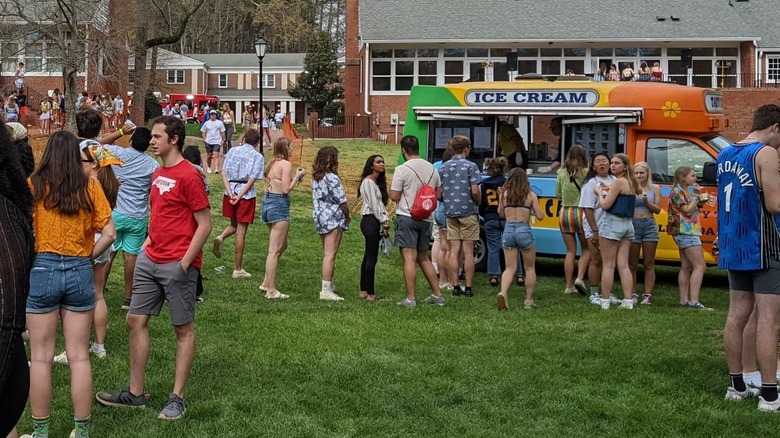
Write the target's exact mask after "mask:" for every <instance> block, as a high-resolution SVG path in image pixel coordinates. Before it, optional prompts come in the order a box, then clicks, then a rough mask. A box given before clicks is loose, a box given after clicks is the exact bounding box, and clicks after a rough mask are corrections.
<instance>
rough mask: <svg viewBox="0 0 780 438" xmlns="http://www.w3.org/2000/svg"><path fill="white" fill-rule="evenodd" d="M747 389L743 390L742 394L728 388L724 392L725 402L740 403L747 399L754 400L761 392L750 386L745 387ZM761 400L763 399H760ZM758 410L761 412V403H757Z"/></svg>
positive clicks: (732, 388)
mask: <svg viewBox="0 0 780 438" xmlns="http://www.w3.org/2000/svg"><path fill="white" fill-rule="evenodd" d="M746 388H747V389H745V390H744V391H742V392H739V391H737V390H736V389H734V387H732V386H729V388H728V389H727V390H726V397H725V398H726V400H728V401H742V400H745V399H747V398H756V397H758V394H760V393H761V390H760V389H758V388H753V387H752V386H746ZM761 400H763V399H761ZM758 410H761V402H760V401H759V403H758Z"/></svg>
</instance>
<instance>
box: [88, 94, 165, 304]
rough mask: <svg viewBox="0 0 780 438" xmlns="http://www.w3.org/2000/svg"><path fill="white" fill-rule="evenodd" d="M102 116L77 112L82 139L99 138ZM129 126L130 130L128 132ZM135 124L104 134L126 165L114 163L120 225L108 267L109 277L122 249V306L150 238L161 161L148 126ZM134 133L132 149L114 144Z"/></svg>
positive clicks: (115, 212)
mask: <svg viewBox="0 0 780 438" xmlns="http://www.w3.org/2000/svg"><path fill="white" fill-rule="evenodd" d="M102 123H103V122H102V120H101V119H100V115H99V114H98V113H96V112H95V111H92V110H85V111H79V112H78V113H76V129H77V130H78V134H79V136H80V137H81V138H87V139H97V137H98V136H99V135H100V129H101V127H102ZM125 129H127V130H128V131H127V132H126V131H125ZM138 131H139V132H136V128H135V126H134V125H124V126H123V127H122V128H120V129H119V130H117V131H114V132H112V133H108V134H104V135H103V136H101V137H100V140H99V141H100V142H101V143H103V144H105V146H104V147H105V148H106V150H108V151H110V152H111V153H113V154H114V155H115V156H116V157H118V158H119V159H120V160H121V161H122V163H123V165H122V166H121V167H120V166H112V169H113V171H114V174H115V175H116V177H117V178H118V179H119V181H120V182H121V184H120V185H119V194H118V195H117V200H116V207H115V208H114V209H113V211H112V212H111V218H112V219H113V221H114V225H115V226H116V236H117V237H116V241H114V244H113V246H112V248H111V259H110V261H109V263H108V266H107V267H106V268H107V269H106V272H105V276H106V278H107V277H108V274H109V272H111V264H112V263H113V260H114V257H116V253H117V251H119V250H120V249H121V250H122V256H123V258H124V286H125V287H124V288H125V300H124V302H123V304H122V309H123V310H127V308H128V307H129V306H130V296H131V295H132V290H133V289H132V288H133V272H134V271H135V260H136V256H137V255H138V251H139V250H140V249H141V244H142V243H143V242H144V239H146V214H147V211H148V209H149V188H150V187H151V184H152V179H151V178H152V172H154V170H155V169H157V167H159V164H157V161H155V160H154V159H153V158H152V157H150V156H148V155H147V154H146V149H148V148H149V140H150V139H151V134H150V132H149V130H148V129H146V128H138ZM130 133H132V137H131V138H130V145H131V148H123V147H121V146H116V145H113V144H112V143H114V142H116V141H117V140H118V139H119V138H120V137H122V136H124V135H125V134H130Z"/></svg>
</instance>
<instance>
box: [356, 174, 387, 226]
mask: <svg viewBox="0 0 780 438" xmlns="http://www.w3.org/2000/svg"><path fill="white" fill-rule="evenodd" d="M360 196H361V197H362V198H363V206H362V207H360V214H361V215H363V216H365V215H368V214H373V215H374V216H375V217H376V219H377V220H378V221H379V222H380V223H384V222H386V221H387V220H388V218H387V209H386V208H385V204H383V203H382V192H380V191H379V186H378V185H377V184H376V182H375V181H374V180H373V179H371V178H363V182H361V183H360Z"/></svg>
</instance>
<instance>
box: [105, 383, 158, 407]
mask: <svg viewBox="0 0 780 438" xmlns="http://www.w3.org/2000/svg"><path fill="white" fill-rule="evenodd" d="M95 398H96V399H97V401H98V402H99V403H100V404H101V405H104V406H113V407H117V408H143V407H146V395H145V394H141V395H133V394H132V393H131V392H130V388H125V389H123V390H122V391H119V392H115V393H113V394H112V393H109V392H98V393H97V395H96V396H95Z"/></svg>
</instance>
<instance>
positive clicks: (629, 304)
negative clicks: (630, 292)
mask: <svg viewBox="0 0 780 438" xmlns="http://www.w3.org/2000/svg"><path fill="white" fill-rule="evenodd" d="M618 308H619V309H626V310H634V300H631V299H628V300H623V302H622V303H620V306H619V307H618Z"/></svg>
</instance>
